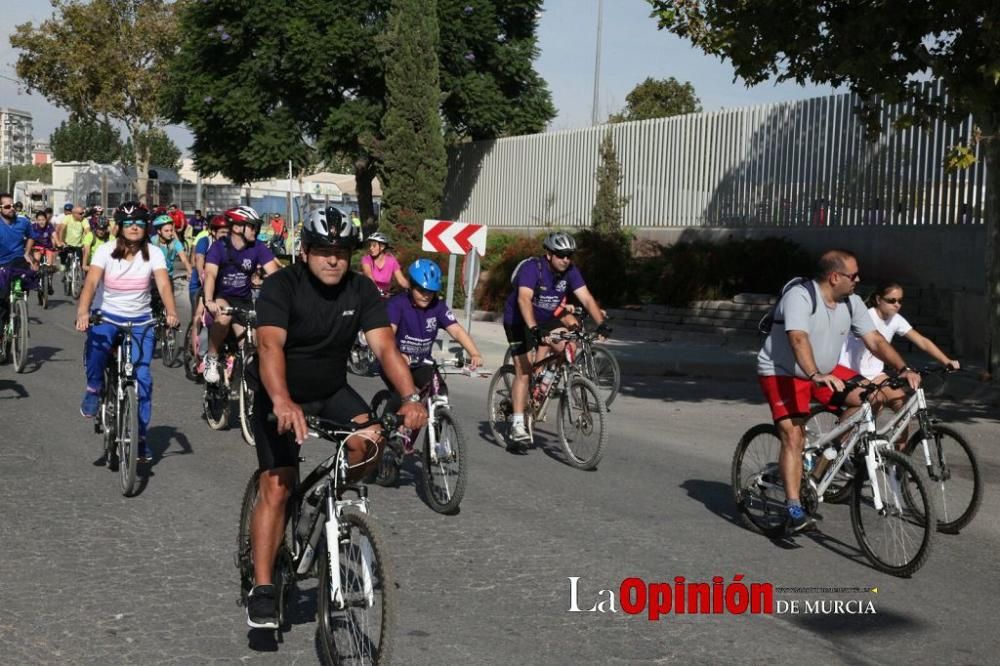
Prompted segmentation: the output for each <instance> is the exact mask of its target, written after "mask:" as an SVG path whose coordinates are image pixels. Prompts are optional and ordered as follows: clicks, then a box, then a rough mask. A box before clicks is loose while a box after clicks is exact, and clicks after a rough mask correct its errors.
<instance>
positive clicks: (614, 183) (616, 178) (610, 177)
mask: <svg viewBox="0 0 1000 666" xmlns="http://www.w3.org/2000/svg"><path fill="white" fill-rule="evenodd" d="M596 178H597V198H596V200H595V201H594V208H593V211H592V212H591V216H590V225H591V227H593V229H594V231H596V232H598V233H600V234H604V235H608V236H614V235H619V234H621V231H622V212H623V211H624V210H625V206H626V205H628V201H629V198H628V197H627V196H621V195H619V194H618V187H619V186H620V185H621V183H622V165H621V163H620V162H619V161H618V153H617V152H616V151H615V142H614V139H613V138H612V137H611V132H605V133H604V138H603V139H601V147H600V163H599V164H598V165H597V174H596Z"/></svg>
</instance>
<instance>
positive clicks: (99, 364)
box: [76, 202, 178, 462]
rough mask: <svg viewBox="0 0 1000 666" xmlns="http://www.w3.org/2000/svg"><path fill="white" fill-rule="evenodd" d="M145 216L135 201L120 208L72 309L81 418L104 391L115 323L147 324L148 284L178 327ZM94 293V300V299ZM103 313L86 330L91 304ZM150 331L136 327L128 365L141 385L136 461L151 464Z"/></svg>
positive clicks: (171, 323)
mask: <svg viewBox="0 0 1000 666" xmlns="http://www.w3.org/2000/svg"><path fill="white" fill-rule="evenodd" d="M148 217H149V216H148V214H147V213H146V211H145V210H143V209H141V208H140V207H139V204H138V203H137V202H127V203H124V204H122V205H121V206H120V207H119V208H118V210H117V211H116V212H115V221H116V222H117V223H118V224H117V229H118V232H117V239H116V241H115V242H114V243H105V244H104V245H101V246H100V247H98V248H97V250H95V252H94V256H93V257H92V258H91V261H90V266H91V270H90V271H88V272H87V279H86V281H85V282H84V284H83V290H82V291H81V292H80V303H79V304H78V305H77V308H76V330H78V331H87V329H88V328H89V329H90V330H89V331H88V332H87V345H86V366H87V387H86V390H85V391H84V393H83V401H82V403H81V405H80V414H82V415H83V416H84V417H86V418H93V417H94V416H95V415H96V414H97V409H98V407H99V406H100V402H101V397H100V396H101V391H102V390H103V388H104V368H105V366H106V365H107V362H108V355H109V354H110V353H111V348H112V347H113V344H114V341H115V339H116V338H117V336H118V325H120V324H124V323H128V322H143V321H148V320H149V319H150V318H151V317H152V309H151V294H150V281H151V280H155V283H156V284H155V286H156V290H157V292H158V293H159V295H160V298H161V299H162V300H163V303H164V307H165V309H166V312H167V325H168V326H177V325H178V319H177V309H176V307H175V304H174V291H173V288H172V285H171V284H170V278H169V276H168V275H167V265H166V261H165V260H164V258H163V253H162V252H160V251H158V250H150V247H149V235H148V234H147V232H146V223H147V221H148ZM95 295H96V299H95ZM92 303H93V306H94V310H99V311H100V312H101V313H102V314H103V315H104V321H103V322H102V323H100V324H98V325H96V326H93V327H91V326H90V312H91V304H92ZM153 339H154V327H153V326H146V327H143V328H137V329H135V330H134V331H133V334H132V340H131V344H132V361H133V363H134V364H135V374H136V380H137V382H138V385H139V457H138V460H139V461H140V462H150V461H152V459H153V457H152V452H151V451H150V449H149V447H148V446H147V444H146V432H147V430H148V429H149V420H150V417H151V415H152V410H153V406H152V405H153V403H152V401H153V376H152V374H151V373H150V369H149V361H150V359H151V358H152V357H153Z"/></svg>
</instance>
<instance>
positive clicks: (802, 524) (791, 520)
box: [785, 506, 816, 534]
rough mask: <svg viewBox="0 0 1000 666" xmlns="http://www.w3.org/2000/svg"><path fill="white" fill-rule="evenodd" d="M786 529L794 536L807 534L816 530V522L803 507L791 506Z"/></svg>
mask: <svg viewBox="0 0 1000 666" xmlns="http://www.w3.org/2000/svg"><path fill="white" fill-rule="evenodd" d="M785 528H786V529H787V530H788V531H789V532H791V533H792V534H795V533H796V532H806V531H808V530H812V529H815V528H816V521H815V520H813V518H812V516H810V515H808V514H807V513H806V512H805V510H804V509H803V508H802V507H801V506H790V507H788V519H787V521H786V522H785Z"/></svg>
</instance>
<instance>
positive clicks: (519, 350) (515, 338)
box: [503, 317, 563, 356]
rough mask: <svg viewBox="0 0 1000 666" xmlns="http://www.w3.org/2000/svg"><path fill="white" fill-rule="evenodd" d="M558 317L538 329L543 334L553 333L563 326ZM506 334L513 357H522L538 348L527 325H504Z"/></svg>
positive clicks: (540, 325)
mask: <svg viewBox="0 0 1000 666" xmlns="http://www.w3.org/2000/svg"><path fill="white" fill-rule="evenodd" d="M562 325H563V323H562V322H561V321H559V318H558V317H553V318H552V319H550V320H548V321H547V322H545V323H544V324H539V325H538V328H540V329H541V331H542V333H551V332H552V331H554V330H555V329H557V328H559V327H560V326H562ZM503 330H504V333H506V334H507V345H508V346H509V347H510V353H511V356H521V355H523V354H527V353H528V352H530V351H531V350H532V349H535V348H536V347H538V343H537V342H535V336H533V335H532V334H531V329H530V328H528V327H527V325H525V324H514V325H508V324H504V325H503Z"/></svg>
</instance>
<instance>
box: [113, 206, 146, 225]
mask: <svg viewBox="0 0 1000 666" xmlns="http://www.w3.org/2000/svg"><path fill="white" fill-rule="evenodd" d="M125 220H142V221H143V222H146V221H148V220H149V213H147V212H146V209H145V208H143V207H142V205H141V204H140V203H139V202H138V201H126V202H125V203H123V204H122V205H121V206H118V209H117V210H116V211H115V222H116V223H117V224H118V226H119V227H120V226H121V223H122V222H124V221H125Z"/></svg>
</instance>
